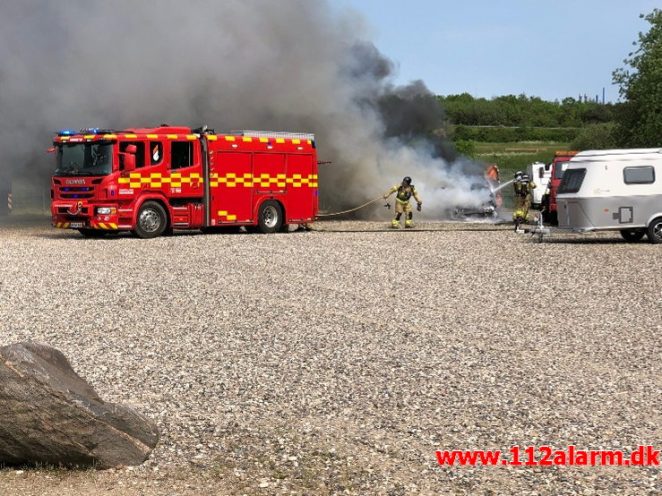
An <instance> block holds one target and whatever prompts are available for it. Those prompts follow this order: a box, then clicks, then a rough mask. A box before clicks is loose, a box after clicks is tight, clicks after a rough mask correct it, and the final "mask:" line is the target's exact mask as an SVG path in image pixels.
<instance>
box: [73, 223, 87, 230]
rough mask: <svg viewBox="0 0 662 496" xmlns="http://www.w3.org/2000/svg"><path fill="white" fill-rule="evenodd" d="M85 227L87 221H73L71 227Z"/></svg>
mask: <svg viewBox="0 0 662 496" xmlns="http://www.w3.org/2000/svg"><path fill="white" fill-rule="evenodd" d="M83 227H85V222H72V223H71V228H72V229H82V228H83Z"/></svg>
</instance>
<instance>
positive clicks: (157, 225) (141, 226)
mask: <svg viewBox="0 0 662 496" xmlns="http://www.w3.org/2000/svg"><path fill="white" fill-rule="evenodd" d="M167 219H168V217H167V215H166V213H165V210H164V209H163V207H162V206H161V205H160V204H158V203H156V202H152V201H147V202H145V203H144V204H143V206H142V207H140V211H139V212H138V222H136V234H137V235H138V237H140V238H143V239H147V238H156V237H157V236H161V234H163V232H164V231H165V230H166V227H167V223H168V220H167Z"/></svg>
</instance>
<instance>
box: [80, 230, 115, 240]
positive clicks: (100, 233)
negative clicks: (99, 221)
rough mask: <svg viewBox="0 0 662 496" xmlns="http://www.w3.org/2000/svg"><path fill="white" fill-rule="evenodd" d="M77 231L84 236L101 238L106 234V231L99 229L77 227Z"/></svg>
mask: <svg viewBox="0 0 662 496" xmlns="http://www.w3.org/2000/svg"><path fill="white" fill-rule="evenodd" d="M78 232H79V233H81V234H82V235H83V237H85V238H103V237H104V236H105V235H106V234H108V232H107V231H101V230H100V229H79V230H78Z"/></svg>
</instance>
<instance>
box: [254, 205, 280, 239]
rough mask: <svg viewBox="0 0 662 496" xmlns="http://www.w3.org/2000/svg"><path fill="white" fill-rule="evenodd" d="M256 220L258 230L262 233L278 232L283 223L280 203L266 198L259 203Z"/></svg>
mask: <svg viewBox="0 0 662 496" xmlns="http://www.w3.org/2000/svg"><path fill="white" fill-rule="evenodd" d="M257 222H258V227H259V229H260V232H263V233H264V234H271V233H275V232H278V231H279V230H280V228H281V226H282V225H283V208H282V207H281V206H280V203H278V202H276V201H272V200H268V201H265V202H264V203H263V204H262V205H260V210H259V211H258V214H257Z"/></svg>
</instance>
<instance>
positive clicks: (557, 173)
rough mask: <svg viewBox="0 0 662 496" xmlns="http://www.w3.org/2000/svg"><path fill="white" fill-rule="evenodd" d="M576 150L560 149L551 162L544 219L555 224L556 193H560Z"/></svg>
mask: <svg viewBox="0 0 662 496" xmlns="http://www.w3.org/2000/svg"><path fill="white" fill-rule="evenodd" d="M577 153H578V152H575V151H558V152H556V153H555V154H554V160H553V161H552V164H551V175H550V178H549V182H548V185H547V191H546V192H545V196H544V198H543V201H542V207H543V208H544V212H543V220H544V221H545V222H548V223H550V224H553V225H558V210H559V209H558V205H557V202H556V195H557V194H558V190H559V186H560V185H561V180H562V179H563V173H564V172H565V170H566V169H567V168H568V164H570V160H572V158H573V157H574V156H575V155H577Z"/></svg>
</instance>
